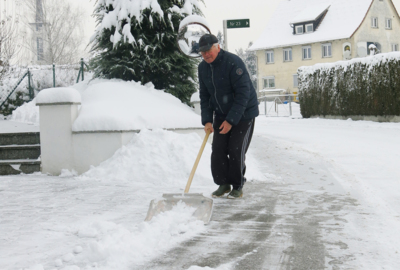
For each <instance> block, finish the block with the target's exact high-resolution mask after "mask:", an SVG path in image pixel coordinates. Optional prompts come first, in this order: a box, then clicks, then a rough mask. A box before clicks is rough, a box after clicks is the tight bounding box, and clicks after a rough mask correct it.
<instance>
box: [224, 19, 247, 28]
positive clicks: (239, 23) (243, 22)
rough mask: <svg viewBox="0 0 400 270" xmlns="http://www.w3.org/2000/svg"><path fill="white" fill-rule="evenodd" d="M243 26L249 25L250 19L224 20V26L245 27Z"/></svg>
mask: <svg viewBox="0 0 400 270" xmlns="http://www.w3.org/2000/svg"><path fill="white" fill-rule="evenodd" d="M245 27H250V19H241V20H227V21H226V28H245Z"/></svg>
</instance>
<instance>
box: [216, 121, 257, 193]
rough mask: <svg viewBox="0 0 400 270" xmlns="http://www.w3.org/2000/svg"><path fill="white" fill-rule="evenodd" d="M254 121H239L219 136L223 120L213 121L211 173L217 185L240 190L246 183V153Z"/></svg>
mask: <svg viewBox="0 0 400 270" xmlns="http://www.w3.org/2000/svg"><path fill="white" fill-rule="evenodd" d="M254 120H255V119H252V120H246V121H240V122H239V124H237V125H236V126H232V129H231V130H230V131H229V132H228V133H227V134H220V133H219V131H220V130H219V127H220V126H221V124H222V123H223V122H224V121H223V120H219V119H217V118H216V119H214V124H213V128H214V138H213V143H212V154H211V172H212V175H213V178H214V182H215V184H217V185H225V184H229V185H232V186H233V188H234V189H237V190H240V189H242V188H243V185H244V183H245V181H246V179H245V178H244V174H245V172H246V165H245V159H246V152H247V149H248V148H249V145H250V141H251V138H252V136H253V131H254Z"/></svg>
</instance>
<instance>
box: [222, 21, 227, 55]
mask: <svg viewBox="0 0 400 270" xmlns="http://www.w3.org/2000/svg"><path fill="white" fill-rule="evenodd" d="M222 24H223V29H224V50H225V51H228V31H227V25H228V21H227V20H224V21H223V23H222Z"/></svg>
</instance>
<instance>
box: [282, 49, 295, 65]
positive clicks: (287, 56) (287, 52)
mask: <svg viewBox="0 0 400 270" xmlns="http://www.w3.org/2000/svg"><path fill="white" fill-rule="evenodd" d="M292 60H293V59H292V48H287V49H283V61H284V62H289V61H292Z"/></svg>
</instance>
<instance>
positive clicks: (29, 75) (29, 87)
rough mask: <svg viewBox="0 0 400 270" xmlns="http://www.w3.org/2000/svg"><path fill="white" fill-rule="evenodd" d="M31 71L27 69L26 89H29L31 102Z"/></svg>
mask: <svg viewBox="0 0 400 270" xmlns="http://www.w3.org/2000/svg"><path fill="white" fill-rule="evenodd" d="M31 76H32V75H31V71H30V70H29V68H28V89H29V98H30V99H31V100H32V99H33V91H32V87H31Z"/></svg>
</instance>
